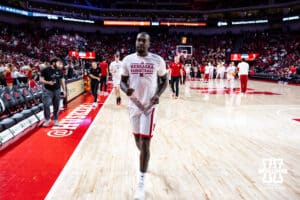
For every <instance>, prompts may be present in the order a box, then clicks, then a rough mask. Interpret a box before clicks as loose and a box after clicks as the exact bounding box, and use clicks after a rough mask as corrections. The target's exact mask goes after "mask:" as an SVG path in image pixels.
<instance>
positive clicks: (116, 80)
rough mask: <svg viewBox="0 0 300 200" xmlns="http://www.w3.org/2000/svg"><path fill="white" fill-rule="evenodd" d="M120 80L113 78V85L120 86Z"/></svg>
mask: <svg viewBox="0 0 300 200" xmlns="http://www.w3.org/2000/svg"><path fill="white" fill-rule="evenodd" d="M120 82H121V79H113V85H114V87H120Z"/></svg>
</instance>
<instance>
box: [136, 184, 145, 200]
mask: <svg viewBox="0 0 300 200" xmlns="http://www.w3.org/2000/svg"><path fill="white" fill-rule="evenodd" d="M144 199H145V188H144V182H142V181H140V182H139V183H138V186H137V189H136V191H135V193H134V200H144Z"/></svg>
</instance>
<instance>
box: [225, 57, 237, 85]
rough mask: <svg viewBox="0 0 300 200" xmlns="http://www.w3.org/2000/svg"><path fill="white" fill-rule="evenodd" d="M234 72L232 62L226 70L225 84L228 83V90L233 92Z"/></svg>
mask: <svg viewBox="0 0 300 200" xmlns="http://www.w3.org/2000/svg"><path fill="white" fill-rule="evenodd" d="M235 72H236V68H235V66H234V62H231V63H230V64H229V66H228V67H227V69H226V77H227V84H228V83H229V84H230V86H229V88H230V89H232V90H234V89H235V88H234V79H235Z"/></svg>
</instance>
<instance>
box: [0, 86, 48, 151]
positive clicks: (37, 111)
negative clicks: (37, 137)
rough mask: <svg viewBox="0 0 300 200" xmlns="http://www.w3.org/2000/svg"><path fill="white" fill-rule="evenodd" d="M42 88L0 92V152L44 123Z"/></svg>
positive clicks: (13, 89)
mask: <svg viewBox="0 0 300 200" xmlns="http://www.w3.org/2000/svg"><path fill="white" fill-rule="evenodd" d="M41 95H42V88H41V86H40V85H38V86H37V87H35V88H31V89H29V88H28V87H13V88H12V89H11V90H9V89H8V88H7V87H3V88H2V89H1V90H0V150H1V149H3V148H4V147H6V146H7V145H8V144H10V142H11V141H15V140H14V138H19V137H21V136H23V135H25V134H26V133H28V132H29V131H30V130H32V129H34V128H36V127H37V126H40V125H41V124H42V123H43V122H44V114H43V104H42V103H41V98H42V97H41Z"/></svg>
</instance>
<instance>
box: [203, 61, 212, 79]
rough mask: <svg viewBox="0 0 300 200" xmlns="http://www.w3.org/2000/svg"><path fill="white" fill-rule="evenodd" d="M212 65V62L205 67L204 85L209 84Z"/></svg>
mask: <svg viewBox="0 0 300 200" xmlns="http://www.w3.org/2000/svg"><path fill="white" fill-rule="evenodd" d="M210 68H211V64H210V62H209V63H208V64H207V65H206V66H205V71H204V83H208V79H209V73H210Z"/></svg>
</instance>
